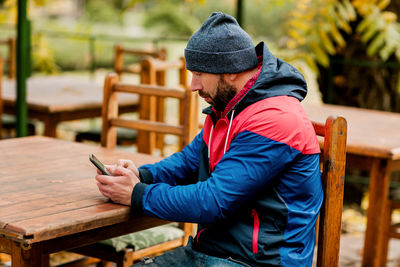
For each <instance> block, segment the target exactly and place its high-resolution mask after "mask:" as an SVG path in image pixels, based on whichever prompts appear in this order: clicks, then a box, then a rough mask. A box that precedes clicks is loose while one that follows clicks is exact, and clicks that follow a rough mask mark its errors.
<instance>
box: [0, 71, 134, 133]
mask: <svg viewBox="0 0 400 267" xmlns="http://www.w3.org/2000/svg"><path fill="white" fill-rule="evenodd" d="M2 84H3V90H2V91H3V92H2V97H3V100H4V102H3V105H4V113H8V114H16V113H15V102H16V89H15V86H16V85H15V80H4V81H3V83H2ZM26 94H27V99H26V101H27V105H28V117H29V118H36V119H39V120H41V121H43V122H44V124H45V130H44V135H45V136H50V137H55V136H56V127H57V124H58V123H60V122H62V121H70V120H78V119H86V118H94V117H99V116H101V107H102V103H103V85H99V84H97V83H95V82H93V81H85V80H79V78H76V79H75V78H73V77H62V76H46V77H32V78H29V79H28V81H27V93H26ZM118 98H119V100H120V103H121V105H120V113H126V112H132V111H136V110H137V108H138V102H139V98H138V96H135V95H132V94H120V95H119V96H118Z"/></svg>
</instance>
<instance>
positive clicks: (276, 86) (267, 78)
mask: <svg viewBox="0 0 400 267" xmlns="http://www.w3.org/2000/svg"><path fill="white" fill-rule="evenodd" d="M255 49H256V53H257V56H258V57H260V56H262V69H261V73H260V75H259V76H258V79H257V80H256V82H255V83H254V85H253V86H252V88H251V89H250V90H249V91H248V92H247V94H246V95H245V96H244V97H243V98H242V99H241V100H240V101H239V102H238V103H237V104H236V107H235V109H236V112H237V113H239V111H240V110H243V109H244V108H246V107H247V106H249V105H251V104H253V103H255V102H258V101H260V100H262V99H265V98H269V97H274V96H283V95H285V96H292V97H295V98H297V99H298V100H299V101H302V100H303V99H304V98H305V96H306V95H307V84H306V81H305V79H304V77H303V75H302V74H301V73H300V71H298V70H297V69H296V68H295V67H293V66H292V65H290V64H288V63H286V62H285V61H283V60H281V59H279V58H277V57H275V56H274V55H273V54H272V53H271V52H270V51H269V49H268V47H267V46H266V45H265V44H264V42H261V43H259V44H258V45H257V46H256V47H255Z"/></svg>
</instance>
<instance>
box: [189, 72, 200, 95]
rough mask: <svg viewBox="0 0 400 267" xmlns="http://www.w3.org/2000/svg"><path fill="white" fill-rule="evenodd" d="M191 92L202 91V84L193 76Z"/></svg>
mask: <svg viewBox="0 0 400 267" xmlns="http://www.w3.org/2000/svg"><path fill="white" fill-rule="evenodd" d="M190 90H192V92H196V91H198V90H201V83H200V82H199V79H198V78H197V77H195V76H194V75H193V76H192V82H191V83H190Z"/></svg>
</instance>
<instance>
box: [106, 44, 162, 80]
mask: <svg viewBox="0 0 400 267" xmlns="http://www.w3.org/2000/svg"><path fill="white" fill-rule="evenodd" d="M126 55H130V56H135V57H137V58H138V59H139V60H138V63H134V64H124V57H125V56H126ZM146 58H157V59H160V60H166V58H167V51H166V50H165V49H164V48H161V49H152V50H144V49H129V48H126V47H123V46H122V45H120V44H117V45H116V46H115V54H114V71H115V73H117V74H118V77H119V78H120V80H121V76H122V73H131V74H140V73H141V72H142V68H141V67H142V66H141V64H140V62H141V61H142V60H143V59H146ZM160 85H164V84H160Z"/></svg>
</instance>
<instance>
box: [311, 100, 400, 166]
mask: <svg viewBox="0 0 400 267" xmlns="http://www.w3.org/2000/svg"><path fill="white" fill-rule="evenodd" d="M304 108H305V110H306V112H307V114H308V115H309V117H310V119H311V120H313V121H317V122H324V121H325V120H326V118H327V117H328V116H330V115H333V116H343V117H344V118H345V119H346V120H347V152H348V153H352V154H357V155H363V156H370V157H378V158H387V159H391V160H397V159H400V113H394V112H385V111H377V110H370V109H362V108H355V107H347V106H339V105H328V104H322V105H311V104H307V105H304Z"/></svg>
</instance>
